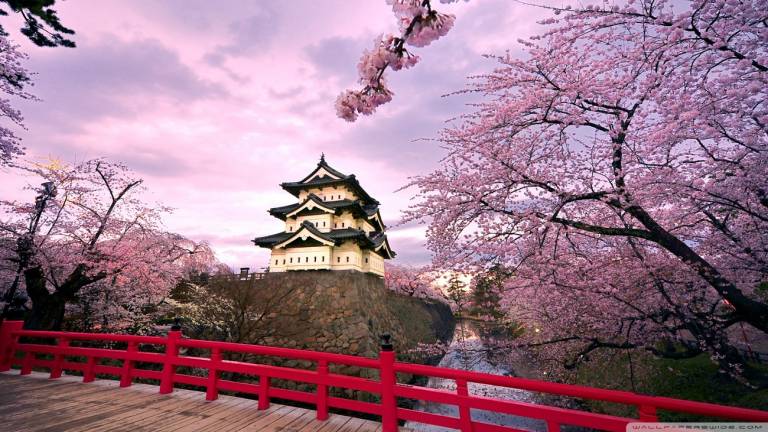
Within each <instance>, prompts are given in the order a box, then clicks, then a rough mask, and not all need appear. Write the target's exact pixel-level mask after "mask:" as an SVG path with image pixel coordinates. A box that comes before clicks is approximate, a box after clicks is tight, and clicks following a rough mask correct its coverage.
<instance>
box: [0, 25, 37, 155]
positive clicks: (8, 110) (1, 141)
mask: <svg viewBox="0 0 768 432" xmlns="http://www.w3.org/2000/svg"><path fill="white" fill-rule="evenodd" d="M26 57H27V56H26V54H24V53H22V52H21V51H19V46H18V45H15V44H14V43H13V42H11V41H10V40H9V39H8V38H7V37H6V36H4V35H2V34H0V93H2V95H0V118H3V119H5V120H4V122H6V123H11V124H12V125H13V126H15V127H17V128H23V127H24V123H23V117H22V116H21V112H20V111H19V110H17V109H16V108H14V107H13V106H12V105H11V99H10V98H18V99H34V96H32V95H31V94H30V93H28V92H27V91H26V86H28V85H29V83H30V73H29V71H28V70H27V69H25V68H24V66H23V65H22V62H23V61H24V60H25V59H26ZM22 153H23V149H22V147H21V142H20V140H19V137H18V136H17V135H16V134H15V133H14V132H13V130H12V129H10V128H8V127H7V126H5V125H1V124H0V167H2V166H5V165H8V163H9V162H10V161H11V159H12V158H14V157H15V156H18V155H20V154H22Z"/></svg>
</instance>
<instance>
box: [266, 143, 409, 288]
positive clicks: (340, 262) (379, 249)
mask: <svg viewBox="0 0 768 432" xmlns="http://www.w3.org/2000/svg"><path fill="white" fill-rule="evenodd" d="M280 186H281V187H282V188H283V189H285V190H286V191H288V193H290V194H292V195H293V196H295V197H297V198H298V203H295V204H290V205H287V206H282V207H275V208H271V209H269V214H270V215H272V216H274V217H276V218H278V219H280V220H283V221H285V231H283V232H279V233H277V234H272V235H268V236H264V237H257V238H255V239H253V242H254V243H255V244H256V246H261V247H264V248H269V249H271V250H272V256H271V258H270V263H269V271H270V272H284V271H294V270H356V271H360V272H366V273H373V274H376V275H379V276H384V260H385V259H391V258H393V257H394V256H395V253H394V252H393V251H392V250H391V249H390V247H389V243H388V242H387V236H386V234H385V233H384V231H385V230H386V227H385V226H384V223H383V222H382V220H381V214H380V213H379V202H378V201H376V200H375V199H373V198H372V197H371V196H370V195H368V193H366V192H365V190H364V189H363V188H362V187H361V186H360V183H358V181H357V179H356V178H355V175H354V174H352V175H345V174H342V173H340V172H339V171H336V170H335V169H333V168H331V167H330V166H329V165H328V164H327V163H326V162H325V155H323V156H321V157H320V162H319V163H318V164H317V167H316V168H315V169H314V171H312V172H311V173H310V174H309V175H308V176H306V177H305V178H304V179H302V180H300V181H297V182H291V183H282V184H281V185H280Z"/></svg>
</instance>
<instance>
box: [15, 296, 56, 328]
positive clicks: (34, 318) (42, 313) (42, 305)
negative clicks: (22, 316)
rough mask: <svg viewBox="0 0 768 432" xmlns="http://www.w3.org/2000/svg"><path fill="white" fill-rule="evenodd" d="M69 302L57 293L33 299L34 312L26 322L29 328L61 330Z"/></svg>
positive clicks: (25, 325) (26, 326) (25, 326)
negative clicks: (65, 308)
mask: <svg viewBox="0 0 768 432" xmlns="http://www.w3.org/2000/svg"><path fill="white" fill-rule="evenodd" d="M66 304H67V302H66V300H64V298H62V297H61V296H60V295H58V294H57V293H53V294H48V295H47V296H46V297H45V298H43V299H38V301H34V300H33V301H32V312H31V313H30V314H29V316H28V317H27V319H26V320H25V322H24V328H25V329H28V330H61V326H62V324H63V323H64V307H65V306H66Z"/></svg>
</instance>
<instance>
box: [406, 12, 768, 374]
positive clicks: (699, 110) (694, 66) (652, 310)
mask: <svg viewBox="0 0 768 432" xmlns="http://www.w3.org/2000/svg"><path fill="white" fill-rule="evenodd" d="M550 9H552V11H553V17H552V18H549V19H546V20H544V21H543V22H541V24H542V25H543V26H547V29H546V30H544V31H543V33H542V34H540V35H538V36H535V37H533V38H531V39H530V40H524V41H520V43H521V44H522V45H523V48H524V50H525V54H524V56H522V57H521V58H513V57H511V56H509V55H505V56H500V57H497V60H498V62H499V66H498V68H497V69H496V70H494V71H493V72H491V73H489V74H487V75H486V76H484V77H482V78H481V79H479V80H477V81H476V82H475V83H474V84H472V86H471V87H470V88H469V89H468V91H472V92H476V93H479V94H481V95H483V96H484V102H483V103H481V104H479V105H477V110H476V111H475V112H473V113H471V114H467V115H465V116H463V118H462V119H461V121H460V122H458V123H457V125H456V126H454V127H450V128H448V129H446V130H444V131H443V132H442V133H441V141H442V142H443V144H444V145H445V146H446V148H447V150H448V154H447V156H446V157H445V158H444V159H443V161H442V164H441V166H440V168H439V169H438V170H436V171H435V172H433V173H431V174H428V175H424V176H420V177H417V178H415V179H414V180H413V183H412V186H415V187H416V188H418V190H419V196H420V200H419V202H418V203H417V204H416V205H415V206H414V207H413V208H412V209H411V210H410V211H409V212H407V214H406V218H405V219H406V220H407V221H421V222H426V223H428V224H429V229H428V239H429V242H428V246H429V247H430V248H431V249H432V250H433V251H434V252H435V253H436V264H437V265H440V266H444V267H462V268H465V269H480V268H487V267H488V266H490V265H491V264H492V263H497V264H502V265H504V266H505V267H507V268H510V269H515V276H514V277H513V278H512V279H510V281H509V282H508V284H507V287H508V289H507V291H506V293H505V296H504V298H505V303H506V305H507V307H508V308H509V310H510V311H511V313H513V314H517V315H518V316H519V317H521V318H525V319H526V322H528V323H538V325H537V326H536V328H537V329H538V331H537V332H529V336H530V342H531V343H532V344H538V345H539V346H541V347H550V346H558V347H561V348H558V349H559V350H560V351H558V352H557V353H556V356H558V357H560V358H561V359H562V358H563V357H564V356H565V355H566V354H567V355H568V356H569V357H570V360H568V362H570V364H573V362H577V361H578V359H579V358H583V357H584V356H586V355H587V354H588V353H589V352H591V351H594V350H597V349H603V348H613V349H636V348H642V349H646V350H651V351H653V352H654V353H656V354H659V355H662V354H666V355H669V356H676V355H677V356H688V355H695V354H697V353H700V352H702V351H706V352H709V353H710V354H711V355H712V357H713V358H714V359H715V360H717V361H719V362H720V363H721V365H723V366H724V367H726V368H731V369H738V365H737V363H739V359H738V353H737V352H735V350H734V349H733V348H732V346H731V344H730V343H729V341H728V337H727V330H728V329H729V328H730V327H732V326H733V325H736V324H740V323H743V324H746V325H749V326H752V327H754V328H755V329H757V330H759V331H762V332H768V304H766V302H765V300H764V299H763V298H761V297H760V296H759V295H758V294H757V288H758V287H759V286H760V284H761V283H765V281H766V280H768V237H767V236H768V192H767V190H766V178H768V158H767V157H766V156H767V155H768V98H767V96H768V43H766V42H768V24H767V21H766V15H765V12H764V11H766V10H768V2H766V1H764V0H747V1H743V2H732V1H727V0H714V1H703V0H694V1H688V2H683V3H680V2H671V1H664V0H662V1H644V0H641V1H628V2H626V3H625V4H623V5H617V4H612V3H601V4H598V5H596V6H586V7H583V8H579V9H570V8H550ZM660 341H672V342H673V343H671V344H670V345H669V346H666V347H661V348H660V345H659V342H660ZM563 346H566V347H567V349H565V351H563V349H564V348H562V347H563ZM681 346H682V351H680V350H681Z"/></svg>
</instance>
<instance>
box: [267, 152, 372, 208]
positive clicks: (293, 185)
mask: <svg viewBox="0 0 768 432" xmlns="http://www.w3.org/2000/svg"><path fill="white" fill-rule="evenodd" d="M321 168H323V169H325V170H326V171H328V172H329V173H331V174H333V175H334V176H336V177H339V178H338V179H334V178H331V177H328V176H324V177H321V178H316V179H313V180H311V181H308V182H307V180H308V179H310V178H312V176H314V175H315V173H316V172H317V170H319V169H321ZM304 182H306V183H304ZM335 184H345V185H347V186H349V187H350V188H351V189H352V190H353V191H355V193H357V195H358V196H359V197H360V198H362V199H363V201H365V202H366V203H371V204H379V202H378V201H376V200H375V199H374V198H373V197H371V196H370V195H368V192H366V191H365V190H364V189H363V188H362V186H360V183H358V181H357V178H355V175H354V174H351V175H346V174H343V173H341V172H339V171H337V170H335V169H333V168H331V166H330V165H328V164H327V163H326V162H325V158H321V159H320V162H319V163H318V164H317V167H316V168H315V169H314V170H313V171H312V172H311V173H310V174H309V175H308V176H306V177H304V178H303V179H301V180H300V181H297V182H287V183H281V184H280V186H281V187H282V188H283V189H285V190H286V191H288V192H290V193H291V194H293V195H294V196H299V192H301V190H302V189H306V188H308V187H323V186H331V185H335Z"/></svg>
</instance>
